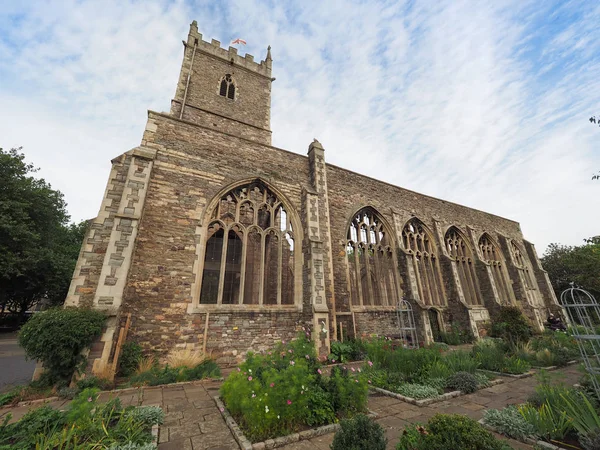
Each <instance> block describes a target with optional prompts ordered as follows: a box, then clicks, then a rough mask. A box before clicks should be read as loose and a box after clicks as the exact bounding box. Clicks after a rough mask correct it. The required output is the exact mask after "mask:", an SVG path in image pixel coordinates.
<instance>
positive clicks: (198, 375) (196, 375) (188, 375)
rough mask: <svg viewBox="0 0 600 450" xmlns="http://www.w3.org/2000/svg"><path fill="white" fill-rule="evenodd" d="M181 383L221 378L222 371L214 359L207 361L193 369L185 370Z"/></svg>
mask: <svg viewBox="0 0 600 450" xmlns="http://www.w3.org/2000/svg"><path fill="white" fill-rule="evenodd" d="M182 372H183V374H182V376H181V378H183V379H182V380H181V381H193V380H202V379H204V378H218V377H220V376H221V369H220V368H219V366H218V365H217V363H216V362H215V361H214V360H212V359H207V360H206V361H203V362H201V363H200V364H198V365H196V366H195V367H192V368H189V369H188V368H187V367H185V368H183V371H182Z"/></svg>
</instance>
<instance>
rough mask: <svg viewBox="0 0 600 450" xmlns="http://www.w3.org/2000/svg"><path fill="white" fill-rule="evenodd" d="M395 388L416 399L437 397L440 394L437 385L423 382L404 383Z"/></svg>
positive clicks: (399, 392)
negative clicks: (433, 385) (428, 384)
mask: <svg viewBox="0 0 600 450" xmlns="http://www.w3.org/2000/svg"><path fill="white" fill-rule="evenodd" d="M395 390H396V392H397V393H398V394H400V395H404V396H405V397H410V398H416V399H424V398H435V397H437V396H438V390H437V389H436V388H435V387H432V386H426V385H423V384H415V383H404V384H401V385H399V386H398V387H396V389H395Z"/></svg>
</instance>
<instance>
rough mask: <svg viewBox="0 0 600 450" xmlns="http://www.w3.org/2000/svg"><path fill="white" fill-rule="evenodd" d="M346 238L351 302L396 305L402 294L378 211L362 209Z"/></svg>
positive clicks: (355, 304) (355, 303)
mask: <svg viewBox="0 0 600 450" xmlns="http://www.w3.org/2000/svg"><path fill="white" fill-rule="evenodd" d="M346 239H347V240H346V257H347V261H348V272H349V284H350V299H351V300H350V301H351V303H352V305H354V306H394V305H395V304H396V303H397V302H398V301H399V298H398V280H397V275H396V270H395V264H394V255H393V249H392V243H391V242H390V240H389V239H388V234H387V231H386V230H385V227H384V225H383V223H382V222H381V220H380V219H379V218H378V217H377V214H376V213H375V212H374V211H373V210H371V209H370V208H364V209H362V210H361V211H359V212H358V213H357V214H356V216H355V217H354V218H353V219H352V222H351V223H350V226H349V227H348V232H347V236H346Z"/></svg>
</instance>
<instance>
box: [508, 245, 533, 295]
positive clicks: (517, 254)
mask: <svg viewBox="0 0 600 450" xmlns="http://www.w3.org/2000/svg"><path fill="white" fill-rule="evenodd" d="M511 250H512V254H513V260H514V262H515V267H516V268H517V269H518V270H519V272H520V273H521V274H522V275H523V281H524V283H525V289H529V290H534V289H537V285H536V283H535V282H534V280H533V277H532V276H531V271H530V267H529V262H528V261H526V260H525V258H524V257H523V253H522V252H521V249H520V248H519V246H518V245H517V244H516V243H515V242H514V241H511Z"/></svg>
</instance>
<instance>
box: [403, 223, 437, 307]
mask: <svg viewBox="0 0 600 450" xmlns="http://www.w3.org/2000/svg"><path fill="white" fill-rule="evenodd" d="M402 241H403V244H404V248H405V249H406V251H407V253H408V254H409V255H410V259H411V264H412V266H413V269H414V272H415V277H416V281H417V288H418V291H419V298H420V299H421V301H422V302H423V303H424V304H425V305H430V306H445V305H446V299H445V297H444V289H443V287H442V286H443V283H442V275H441V271H440V264H439V261H438V256H437V247H436V245H435V242H434V241H433V239H432V234H431V233H430V232H429V230H428V229H427V227H426V226H425V224H423V222H421V221H420V220H419V219H417V218H413V219H411V220H409V221H408V222H407V223H406V225H404V228H403V229H402Z"/></svg>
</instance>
